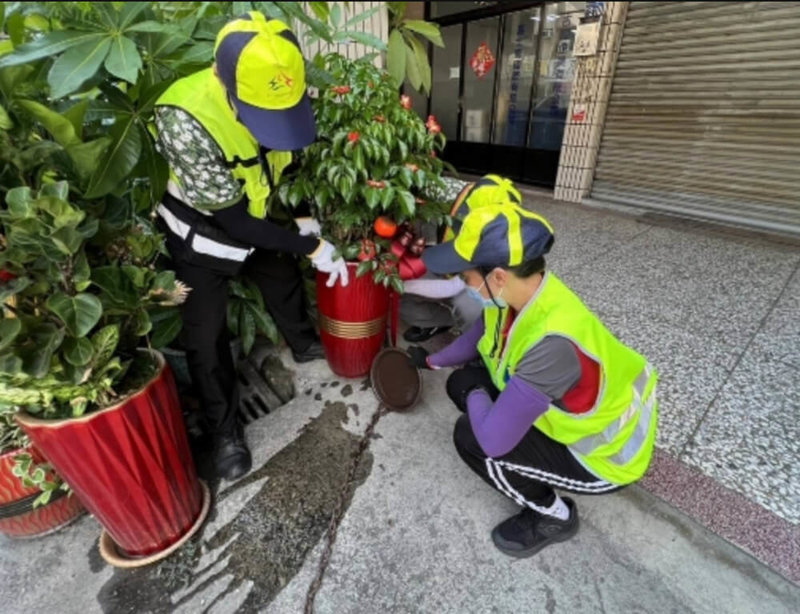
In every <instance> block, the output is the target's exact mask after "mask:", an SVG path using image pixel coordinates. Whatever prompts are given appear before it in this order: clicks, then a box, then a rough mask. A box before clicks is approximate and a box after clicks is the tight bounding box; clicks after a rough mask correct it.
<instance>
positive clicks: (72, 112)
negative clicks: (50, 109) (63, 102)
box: [61, 98, 91, 140]
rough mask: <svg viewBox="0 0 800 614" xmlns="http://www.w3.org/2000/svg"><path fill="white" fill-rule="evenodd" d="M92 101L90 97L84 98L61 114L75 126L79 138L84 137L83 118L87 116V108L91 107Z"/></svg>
mask: <svg viewBox="0 0 800 614" xmlns="http://www.w3.org/2000/svg"><path fill="white" fill-rule="evenodd" d="M90 102H91V101H90V99H89V98H84V99H83V100H81V101H80V102H77V103H75V104H74V105H72V106H71V107H70V108H69V109H67V110H66V111H64V112H63V113H62V114H61V115H62V117H64V118H65V119H67V120H69V123H71V124H72V127H73V128H75V134H76V136H77V137H78V139H79V140H82V139H83V120H84V118H85V117H86V110H87V109H88V108H89V103H90Z"/></svg>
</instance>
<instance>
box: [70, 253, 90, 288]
mask: <svg viewBox="0 0 800 614" xmlns="http://www.w3.org/2000/svg"><path fill="white" fill-rule="evenodd" d="M91 275H92V271H91V269H90V268H89V261H88V260H87V258H86V253H85V252H84V251H82V250H81V251H80V252H78V254H77V256H75V259H74V261H73V265H72V281H73V283H74V284H75V288H76V289H77V290H78V292H83V291H84V290H86V288H88V287H89V284H90V283H91V281H90V278H91Z"/></svg>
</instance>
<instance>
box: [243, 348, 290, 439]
mask: <svg viewBox="0 0 800 614" xmlns="http://www.w3.org/2000/svg"><path fill="white" fill-rule="evenodd" d="M238 374H239V398H240V402H239V416H240V417H241V418H242V422H243V423H244V424H250V423H251V422H253V421H254V420H258V419H259V418H261V417H263V416H266V415H267V414H268V413H270V412H271V411H273V410H275V409H277V408H278V407H280V406H281V405H283V404H284V401H282V400H281V399H280V398H278V395H276V394H275V393H274V392H273V391H272V389H271V388H270V386H269V383H268V382H267V381H266V379H265V378H264V376H262V375H261V373H259V372H258V371H257V370H256V368H255V367H254V366H253V364H252V363H251V362H250V360H249V359H244V360H240V361H239V365H238Z"/></svg>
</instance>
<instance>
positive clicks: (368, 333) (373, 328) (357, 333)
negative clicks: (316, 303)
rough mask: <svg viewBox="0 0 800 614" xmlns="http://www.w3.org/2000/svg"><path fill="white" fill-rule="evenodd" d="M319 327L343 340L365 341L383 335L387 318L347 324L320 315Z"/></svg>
mask: <svg viewBox="0 0 800 614" xmlns="http://www.w3.org/2000/svg"><path fill="white" fill-rule="evenodd" d="M319 327H320V328H321V329H322V330H324V331H325V332H326V333H328V334H329V335H333V336H334V337H341V338H342V339H363V338H365V337H372V335H377V334H378V333H381V332H383V331H384V330H385V328H386V316H381V317H379V318H375V319H374V320H367V321H366V322H345V321H344V320H334V319H333V318H329V317H328V316H324V315H322V314H319Z"/></svg>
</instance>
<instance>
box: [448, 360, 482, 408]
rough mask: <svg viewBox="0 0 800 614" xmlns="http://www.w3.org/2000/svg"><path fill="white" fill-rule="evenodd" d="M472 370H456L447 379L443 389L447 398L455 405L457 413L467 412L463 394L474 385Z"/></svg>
mask: <svg viewBox="0 0 800 614" xmlns="http://www.w3.org/2000/svg"><path fill="white" fill-rule="evenodd" d="M471 371H472V369H457V370H456V371H453V373H451V374H450V377H448V378H447V384H446V385H445V389H446V390H447V396H448V397H450V400H451V401H452V402H453V403H454V404H455V406H456V407H457V408H458V410H459V411H467V406H466V400H465V396H466V395H465V394H464V393H465V392H466V391H467V390H469V389H470V388H471V387H472V386H474V384H475V378H474V373H471Z"/></svg>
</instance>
